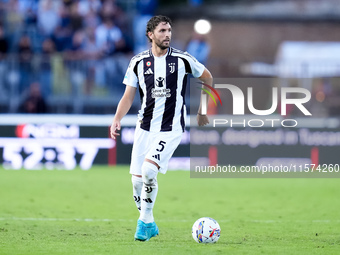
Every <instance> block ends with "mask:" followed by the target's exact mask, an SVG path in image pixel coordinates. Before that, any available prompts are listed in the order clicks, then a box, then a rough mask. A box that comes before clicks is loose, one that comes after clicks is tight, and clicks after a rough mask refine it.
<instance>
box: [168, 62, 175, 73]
mask: <svg viewBox="0 0 340 255" xmlns="http://www.w3.org/2000/svg"><path fill="white" fill-rule="evenodd" d="M168 66H169V67H170V73H174V72H175V66H176V64H175V63H169V64H168Z"/></svg>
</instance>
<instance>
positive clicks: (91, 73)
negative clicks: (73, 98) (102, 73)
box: [83, 27, 101, 95]
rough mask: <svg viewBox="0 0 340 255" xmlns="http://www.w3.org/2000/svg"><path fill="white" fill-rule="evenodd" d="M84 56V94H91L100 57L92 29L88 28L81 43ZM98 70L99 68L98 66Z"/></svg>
mask: <svg viewBox="0 0 340 255" xmlns="http://www.w3.org/2000/svg"><path fill="white" fill-rule="evenodd" d="M83 50H84V56H85V58H86V60H85V61H86V75H87V77H86V85H85V94H88V95H89V94H91V92H92V90H93V88H94V85H95V74H96V70H97V69H98V59H99V57H100V56H101V54H100V48H99V47H97V44H96V36H95V30H94V28H91V27H88V28H87V29H86V34H85V38H84V43H83ZM99 68H100V66H99Z"/></svg>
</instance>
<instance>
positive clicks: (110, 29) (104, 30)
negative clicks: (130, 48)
mask: <svg viewBox="0 0 340 255" xmlns="http://www.w3.org/2000/svg"><path fill="white" fill-rule="evenodd" d="M95 36H96V44H97V47H98V49H99V50H100V53H101V56H102V60H101V61H100V63H98V67H97V69H96V83H97V84H98V85H99V86H103V85H104V86H108V88H109V89H110V90H111V91H114V87H115V84H117V83H118V78H117V73H118V70H119V67H118V63H117V61H116V59H115V58H112V57H111V56H112V55H114V54H117V53H119V52H121V51H122V50H124V48H125V41H124V38H123V34H122V32H121V30H120V29H119V27H117V26H116V25H115V23H114V21H113V19H112V17H110V16H106V17H104V18H103V24H101V25H99V26H98V27H97V28H96V30H95ZM119 82H121V81H119Z"/></svg>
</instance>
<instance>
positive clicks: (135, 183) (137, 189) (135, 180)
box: [131, 175, 143, 212]
mask: <svg viewBox="0 0 340 255" xmlns="http://www.w3.org/2000/svg"><path fill="white" fill-rule="evenodd" d="M131 181H132V190H133V199H134V200H135V203H136V206H137V209H138V211H139V212H140V209H141V198H140V195H141V193H142V188H143V179H142V177H138V176H135V175H132V177H131Z"/></svg>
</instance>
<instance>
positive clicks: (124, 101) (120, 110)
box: [110, 86, 137, 139]
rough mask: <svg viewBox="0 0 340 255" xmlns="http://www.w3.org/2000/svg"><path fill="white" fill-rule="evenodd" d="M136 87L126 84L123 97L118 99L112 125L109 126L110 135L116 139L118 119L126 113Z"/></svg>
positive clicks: (118, 127) (118, 125) (118, 128)
mask: <svg viewBox="0 0 340 255" xmlns="http://www.w3.org/2000/svg"><path fill="white" fill-rule="evenodd" d="M136 91H137V88H135V87H131V86H126V88H125V92H124V95H123V97H122V98H121V99H120V101H119V104H118V107H117V111H116V114H115V116H114V118H113V121H112V125H111V128H110V132H111V137H112V138H113V139H116V137H117V136H119V133H118V131H119V130H120V121H121V120H122V118H123V117H124V116H125V115H126V114H127V113H128V111H129V110H130V108H131V105H132V103H133V99H134V98H135V95H136Z"/></svg>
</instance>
